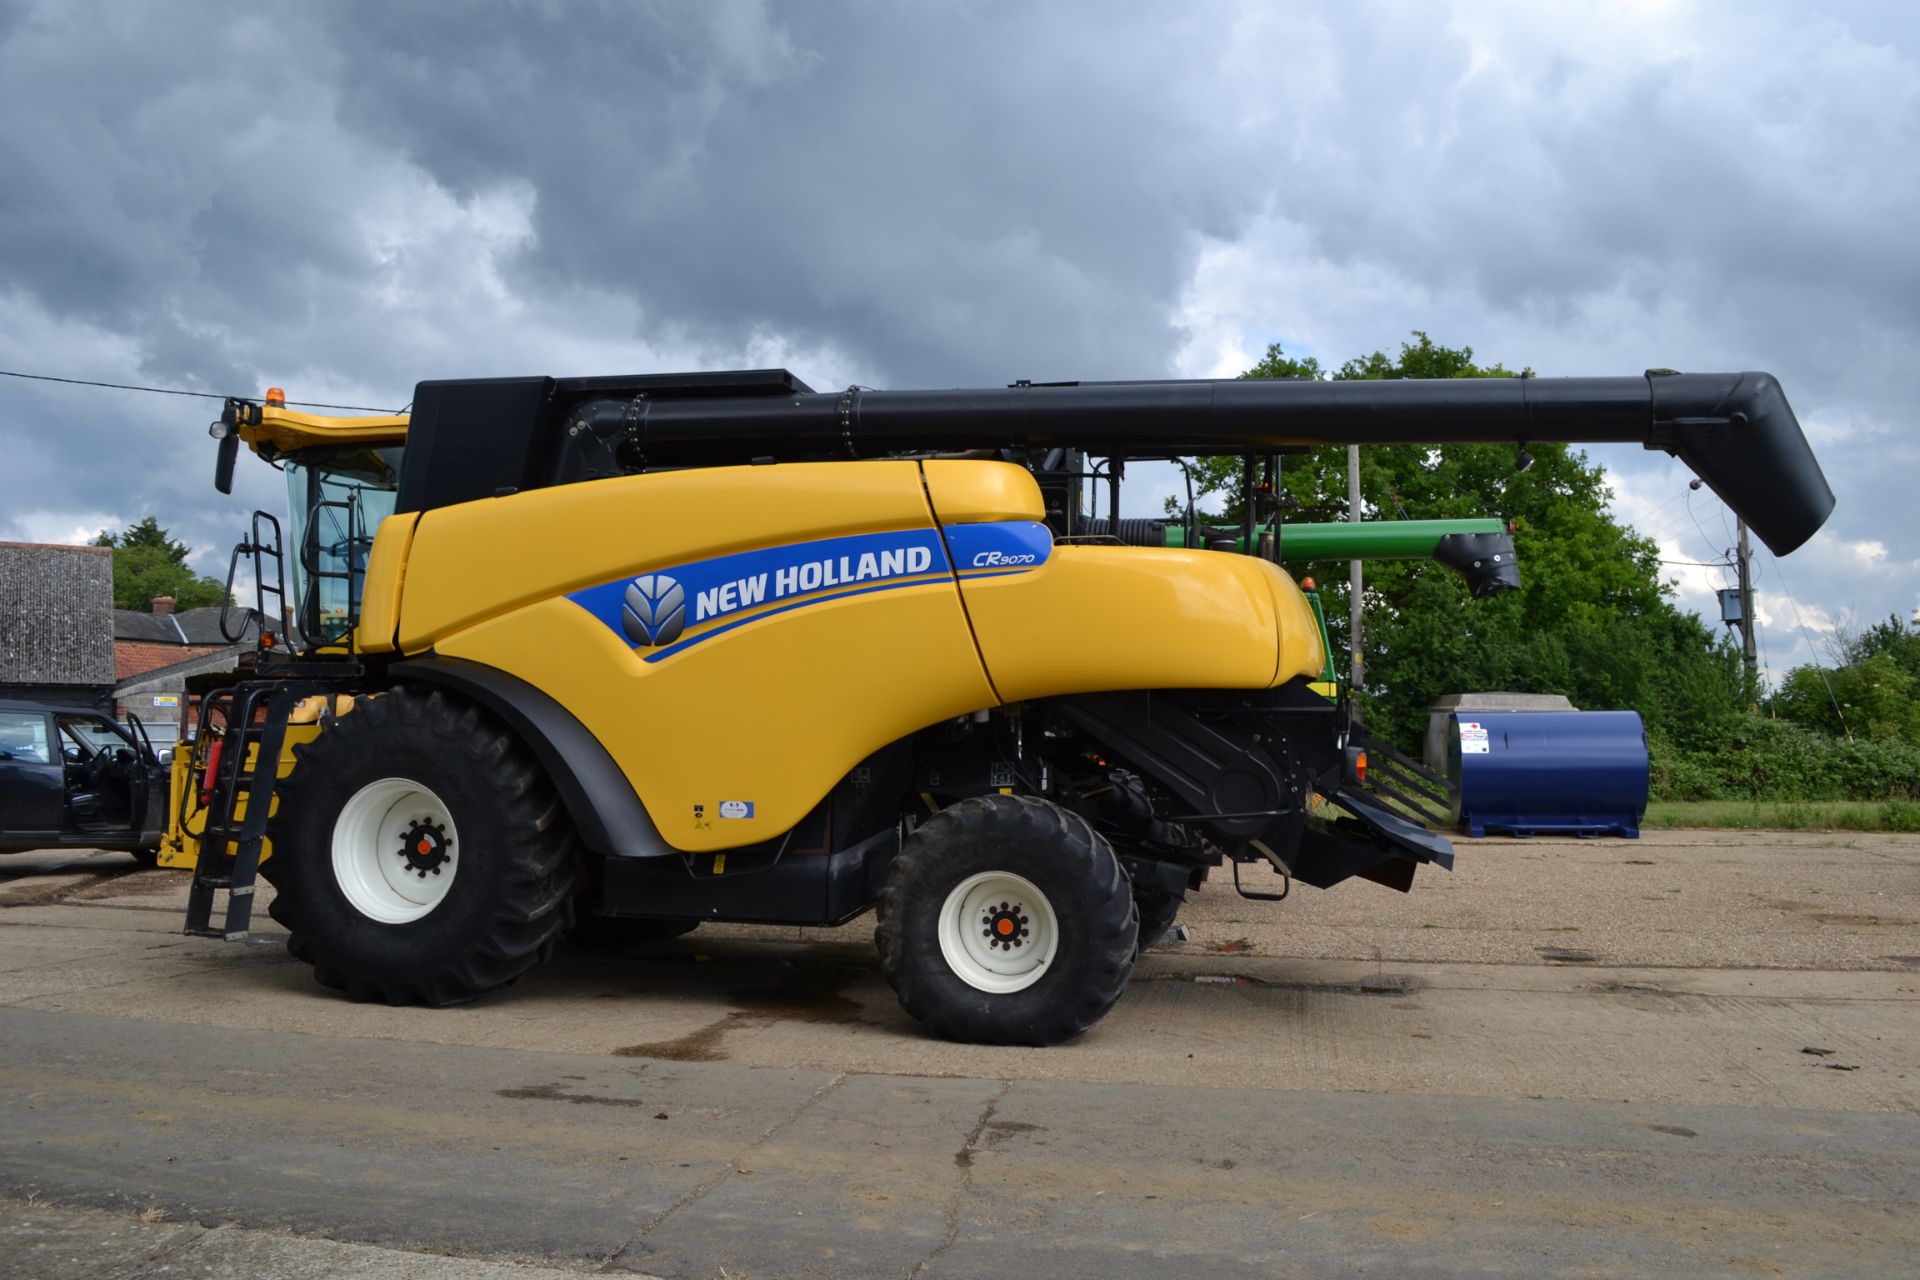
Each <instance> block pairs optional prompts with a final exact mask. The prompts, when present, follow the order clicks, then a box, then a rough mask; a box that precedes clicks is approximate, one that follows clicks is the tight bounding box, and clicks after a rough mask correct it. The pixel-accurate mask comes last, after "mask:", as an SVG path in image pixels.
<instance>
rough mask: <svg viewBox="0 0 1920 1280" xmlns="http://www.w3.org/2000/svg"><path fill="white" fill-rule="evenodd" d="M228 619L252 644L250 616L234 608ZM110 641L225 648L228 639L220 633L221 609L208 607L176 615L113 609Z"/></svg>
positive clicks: (212, 606)
mask: <svg viewBox="0 0 1920 1280" xmlns="http://www.w3.org/2000/svg"><path fill="white" fill-rule="evenodd" d="M231 619H232V621H233V623H234V625H235V626H236V627H244V628H245V630H244V631H243V632H242V634H241V637H240V638H241V639H242V640H247V641H251V640H252V639H253V636H254V631H255V628H254V625H253V621H252V617H251V615H249V614H247V613H246V611H245V610H241V609H235V610H233V611H232V614H231ZM113 638H114V639H115V640H134V641H139V642H140V643H142V644H178V645H207V644H217V645H224V644H226V643H228V641H227V638H226V637H225V636H223V635H221V634H220V607H219V606H218V605H208V606H207V607H206V608H204V609H186V610H183V611H181V612H179V613H145V612H143V611H141V610H139V609H115V610H114V611H113Z"/></svg>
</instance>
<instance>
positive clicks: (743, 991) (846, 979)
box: [613, 964, 869, 1062]
mask: <svg viewBox="0 0 1920 1280" xmlns="http://www.w3.org/2000/svg"><path fill="white" fill-rule="evenodd" d="M861 972H862V971H861V970H860V969H859V968H857V967H852V966H846V965H806V964H796V965H790V966H785V967H783V968H782V969H781V970H780V971H778V972H777V973H776V974H775V975H774V976H773V980H772V981H770V982H767V983H764V984H757V985H753V986H746V987H738V988H735V989H734V990H732V991H729V992H727V996H726V999H727V1003H728V1004H730V1005H732V1006H733V1008H732V1010H731V1011H730V1012H728V1013H727V1014H726V1016H724V1017H722V1018H719V1019H716V1020H715V1021H713V1022H710V1023H708V1024H707V1025H706V1026H704V1027H700V1028H698V1029H696V1030H693V1031H689V1032H688V1033H687V1034H685V1035H682V1036H676V1037H674V1038H673V1039H670V1040H652V1041H647V1042H644V1043H641V1044H630V1045H624V1046H622V1047H620V1048H618V1049H615V1050H614V1051H613V1055H614V1056H615V1057H616V1058H655V1059H659V1060H662V1061H666V1062H724V1061H726V1060H727V1058H728V1057H729V1056H730V1055H729V1054H728V1052H727V1048H726V1044H725V1041H726V1038H727V1035H728V1033H729V1032H733V1031H739V1030H743V1029H746V1028H749V1027H761V1026H767V1025H769V1024H771V1023H774V1022H814V1023H832V1024H839V1025H846V1026H860V1025H867V1024H868V1022H869V1020H868V1019H867V1018H866V1016H865V1014H866V1009H865V1007H864V1006H863V1005H861V1003H860V1002H859V1001H858V1000H855V999H853V998H852V997H850V996H847V995H845V994H843V991H844V989H845V987H846V986H847V985H848V984H849V983H851V982H853V981H854V980H855V979H856V978H858V977H860V976H861Z"/></svg>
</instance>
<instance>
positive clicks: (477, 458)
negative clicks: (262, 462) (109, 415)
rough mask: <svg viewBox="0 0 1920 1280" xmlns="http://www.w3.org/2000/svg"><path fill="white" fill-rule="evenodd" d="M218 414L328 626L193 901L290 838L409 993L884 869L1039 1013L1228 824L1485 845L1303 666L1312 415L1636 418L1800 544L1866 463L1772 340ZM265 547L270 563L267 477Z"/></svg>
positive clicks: (1607, 431) (942, 980) (1257, 856)
mask: <svg viewBox="0 0 1920 1280" xmlns="http://www.w3.org/2000/svg"><path fill="white" fill-rule="evenodd" d="M215 434H216V435H221V436H224V437H225V438H224V439H223V440H222V444H221V465H220V479H219V482H220V483H221V484H222V486H223V487H224V486H225V484H226V482H227V481H228V480H229V479H230V476H231V469H232V465H233V461H234V456H235V451H236V450H237V442H239V441H242V440H244V441H245V442H247V443H248V444H250V445H251V446H252V447H253V448H254V449H255V451H257V452H259V453H261V454H263V455H265V456H268V457H270V458H272V459H274V460H276V461H278V462H280V463H281V464H283V465H284V467H285V470H286V473H287V476H288V482H289V486H290V493H291V496H292V503H291V506H292V517H293V518H292V525H291V530H290V533H291V543H292V550H293V552H294V557H293V559H294V573H293V595H292V597H291V599H292V600H293V601H294V602H295V605H294V609H295V612H296V615H297V618H298V620H299V625H300V632H301V640H300V643H299V645H298V648H299V652H291V653H290V652H287V651H286V650H287V649H288V648H289V646H286V645H284V644H282V645H280V646H279V647H277V648H276V647H272V646H270V647H268V648H266V649H265V650H264V651H263V652H262V653H260V654H259V655H258V656H257V657H256V658H255V659H254V660H253V661H252V662H250V663H249V664H248V669H247V670H246V671H245V672H244V673H243V674H244V676H245V678H244V679H242V680H241V681H240V682H239V683H238V684H235V685H232V686H231V687H228V688H225V689H221V690H217V691H213V692H211V693H210V694H209V696H208V699H207V706H208V708H209V712H210V714H209V717H208V719H209V723H210V727H209V729H208V730H207V731H206V732H204V733H203V734H202V735H201V743H200V749H199V750H197V751H196V752H193V753H186V752H182V753H181V755H180V757H179V758H180V759H181V760H182V761H183V765H182V774H181V777H180V779H179V781H178V783H177V787H176V794H177V795H178V796H179V797H180V798H181V799H183V800H184V801H185V803H183V804H181V805H178V806H177V809H178V810H179V811H181V812H182V814H183V817H182V819H181V828H182V829H181V830H179V831H177V832H176V833H175V836H176V839H175V846H174V847H175V848H176V849H179V850H182V851H186V850H188V849H189V848H190V840H189V837H190V836H191V835H192V827H191V821H190V817H189V816H188V815H191V814H192V813H194V812H195V811H198V816H199V821H200V823H201V824H202V826H201V828H200V830H201V847H200V850H199V857H198V867H197V869H196V878H195V887H194V891H193V897H192V905H191V907H190V912H189V927H190V929H192V930H193V931H196V932H210V933H222V932H224V933H226V934H228V935H232V934H234V933H236V932H244V930H245V928H246V924H247V915H246V908H247V904H248V902H249V898H248V897H247V896H246V895H247V894H248V893H249V892H250V890H251V886H252V878H253V871H254V868H255V866H256V865H258V860H259V857H260V854H261V852H262V837H263V836H270V838H271V846H272V857H271V860H270V861H268V862H267V864H266V866H265V871H266V873H267V875H268V878H269V879H270V880H272V881H273V882H274V883H275V885H276V887H277V890H278V893H277V896H276V899H275V902H274V906H273V912H274V915H275V917H276V919H278V920H280V921H281V922H282V923H283V924H285V925H286V926H287V928H288V929H289V930H290V931H291V933H292V939H291V941H290V944H289V947H290V950H292V951H293V953H294V954H295V955H297V956H300V957H301V958H303V959H306V960H308V961H309V962H311V963H312V964H313V966H314V969H315V973H316V976H317V977H318V978H319V979H320V980H321V981H322V982H323V983H325V984H327V985H329V986H333V987H336V988H339V989H342V990H345V991H347V992H348V993H350V994H351V995H353V996H355V997H356V998H362V999H377V1000H386V1001H391V1002H395V1003H425V1004H444V1003H449V1002H453V1001H457V1000H463V999H468V998H471V997H474V996H476V995H479V994H482V993H484V992H486V991H488V990H492V989H494V988H497V987H499V986H502V985H505V984H506V983H508V982H511V981H512V980H513V979H514V978H516V977H518V976H519V975H520V974H521V973H523V972H524V971H525V970H526V969H527V968H528V967H529V966H531V965H532V964H533V963H534V962H535V961H536V960H537V959H538V958H540V957H541V956H542V955H543V954H545V953H546V951H547V950H548V949H549V948H550V946H551V945H552V944H553V942H554V941H555V939H556V938H557V937H558V936H560V934H561V933H562V932H564V931H565V930H566V929H567V928H568V927H569V926H570V925H571V924H572V923H573V922H575V921H576V920H584V919H589V918H622V917H624V918H631V919H635V920H638V921H644V922H649V923H648V925H647V927H650V928H652V929H654V930H655V931H660V932H668V931H673V930H677V929H684V928H686V927H691V926H692V925H693V924H696V923H698V922H701V921H706V920H749V921H777V922H785V923H802V924H837V923H841V922H844V921H847V920H850V919H852V918H853V917H855V916H858V915H860V914H861V913H863V912H864V911H866V910H867V909H868V908H869V907H876V908H877V911H878V921H879V926H878V929H877V930H876V940H877V943H878V946H879V950H880V955H881V960H882V966H883V969H884V971H885V973H886V975H887V977H888V979H889V980H890V981H891V982H892V984H893V985H894V987H895V989H896V990H897V991H898V993H899V995H900V999H901V1001H902V1003H903V1004H904V1005H905V1007H906V1008H907V1009H908V1011H909V1012H911V1013H912V1014H913V1015H914V1016H915V1017H917V1018H919V1019H920V1020H921V1021H922V1022H923V1023H925V1024H926V1025H927V1026H928V1027H930V1028H931V1029H933V1030H934V1031H936V1032H938V1033H940V1034H943V1035H948V1036H953V1037H957V1038H962V1039H970V1040H982V1041H996V1042H1016V1043H1033V1044H1041V1043H1050V1042H1053V1041H1057V1040H1060V1039H1064V1038H1066V1037H1069V1036H1072V1035H1074V1034H1076V1033H1078V1032H1079V1031H1082V1030H1084V1029H1085V1028H1087V1027H1088V1026H1090V1025H1092V1024H1093V1023H1094V1022H1095V1021H1097V1020H1098V1019H1099V1018H1100V1017H1101V1015H1103V1014H1104V1013H1105V1012H1106V1010H1107V1009H1108V1008H1109V1007H1110V1006H1111V1005H1112V1003H1113V1002H1114V1001H1115V1000H1116V999H1117V998H1118V997H1119V994H1120V991H1121V990H1122V988H1123V987H1124V985H1125V983H1126V979H1127V976H1128V974H1129V972H1130V969H1131V966H1132V961H1133V957H1134V955H1135V951H1136V947H1137V946H1138V944H1139V939H1140V936H1141V932H1142V922H1143V921H1145V923H1146V925H1147V927H1148V928H1149V930H1150V929H1151V928H1152V927H1154V925H1155V922H1160V924H1159V927H1164V922H1165V921H1167V920H1170V919H1171V908H1172V907H1173V906H1175V905H1177V903H1178V902H1179V900H1180V898H1181V896H1182V895H1183V894H1184V893H1185V891H1186V890H1187V889H1188V888H1189V887H1190V886H1192V885H1194V884H1197V883H1198V882H1199V880H1200V878H1201V877H1203V876H1204V875H1205V874H1206V871H1207V870H1208V868H1209V867H1211V866H1215V865H1219V864H1221V863H1223V862H1225V863H1227V864H1229V865H1231V866H1232V868H1233V869H1234V872H1235V878H1236V883H1238V880H1239V873H1240V870H1241V868H1242V867H1243V866H1244V865H1245V864H1249V863H1263V864H1266V865H1268V866H1270V867H1271V868H1273V869H1274V870H1276V871H1279V872H1280V873H1282V874H1283V875H1284V876H1286V877H1288V878H1289V879H1290V880H1292V879H1297V880H1300V881H1303V882H1305V883H1308V884H1312V885H1319V886H1330V885H1333V884H1336V883H1338V882H1340V881H1342V880H1345V879H1348V878H1350V877H1355V876H1358V877H1363V878H1367V879H1372V880H1375V881H1378V882H1381V883H1385V884H1388V885H1391V886H1393V887H1396V888H1401V889H1405V888H1407V887H1408V886H1409V885H1410V883H1411V880H1412V876H1413V871H1414V868H1415V867H1416V866H1417V865H1418V864H1419V863H1422V862H1436V863H1439V864H1441V865H1442V866H1446V865H1450V863H1451V860H1452V850H1451V847H1450V846H1449V845H1448V843H1447V842H1446V841H1445V840H1444V839H1442V838H1440V837H1438V836H1436V835H1434V834H1432V833H1431V832H1429V831H1427V830H1425V829H1424V828H1422V827H1419V826H1417V825H1415V824H1414V823H1412V822H1409V821H1407V820H1405V819H1404V818H1403V817H1401V816H1399V814H1397V813H1396V812H1394V811H1393V810H1392V809H1391V808H1390V807H1389V806H1388V805H1386V804H1384V803H1382V802H1381V801H1380V800H1378V799H1377V798H1376V797H1373V796H1372V795H1370V794H1369V792H1368V791H1367V789H1366V785H1365V776H1364V765H1363V760H1362V753H1361V752H1360V751H1359V750H1358V749H1357V748H1355V747H1354V746H1353V745H1352V744H1351V743H1350V742H1349V740H1348V721H1347V716H1346V713H1345V709H1344V708H1343V707H1342V706H1340V705H1339V704H1338V703H1336V702H1333V701H1329V700H1328V699H1327V698H1325V697H1322V696H1320V695H1318V694H1315V693H1314V692H1312V691H1311V689H1310V688H1309V684H1310V682H1311V681H1313V680H1314V679H1316V678H1317V677H1318V676H1319V675H1320V674H1321V673H1322V669H1323V665H1324V657H1325V655H1324V650H1323V645H1322V641H1321V638H1320V632H1319V629H1318V627H1317V625H1316V623H1315V619H1314V616H1313V614H1312V612H1311V609H1310V608H1309V606H1308V604H1307V602H1306V600H1305V599H1304V597H1303V596H1302V594H1301V592H1300V590H1299V588H1298V587H1296V586H1295V584H1294V583H1293V581H1292V580H1291V579H1290V578H1289V577H1288V576H1287V575H1286V574H1285V573H1283V572H1282V571H1281V570H1280V569H1279V567H1278V566H1277V564H1276V563H1275V560H1276V559H1278V558H1281V557H1283V556H1284V544H1285V538H1286V531H1285V529H1284V527H1281V528H1278V529H1275V528H1273V527H1272V524H1273V521H1272V513H1271V512H1270V511H1269V512H1268V514H1267V515H1265V516H1263V515H1262V506H1263V500H1262V499H1263V495H1267V501H1266V505H1267V506H1269V507H1271V500H1270V495H1271V494H1272V492H1273V491H1274V484H1275V480H1276V477H1277V469H1278V467H1279V465H1280V464H1281V457H1282V455H1284V454H1285V453H1287V452H1289V451H1293V450H1297V449H1300V448H1303V447H1307V446H1311V445H1316V444H1323V443H1338V442H1347V441H1359V442H1362V443H1386V442H1393V441H1426V442H1444V441H1461V440H1510V441H1513V442H1515V443H1516V444H1517V445H1522V446H1524V444H1526V443H1528V442H1532V441H1547V440H1580V441H1600V440H1618V441H1639V442H1642V443H1645V444H1647V445H1649V446H1650V447H1656V448H1663V449H1668V450H1670V451H1672V452H1675V453H1677V454H1679V455H1680V456H1681V457H1682V458H1684V459H1685V460H1686V461H1687V462H1688V463H1689V464H1690V465H1691V466H1692V467H1693V468H1694V470H1695V471H1696V472H1698V473H1699V474H1700V476H1701V478H1702V479H1704V480H1705V481H1706V482H1707V483H1708V484H1710V485H1712V486H1713V487H1714V489H1715V490H1716V491H1717V492H1718V493H1720V495H1721V496H1722V497H1723V498H1725V499H1726V501H1727V503H1728V505H1729V506H1732V507H1733V508H1734V509H1735V510H1736V511H1739V512H1740V513H1741V514H1742V515H1744V516H1745V518H1746V519H1747V521H1748V523H1749V524H1750V525H1751V526H1752V527H1753V529H1754V530H1755V532H1756V533H1758V534H1759V536H1760V537H1761V538H1762V539H1763V540H1764V541H1765V542H1767V544H1768V545H1769V546H1771V547H1772V548H1773V549H1774V550H1775V551H1776V552H1779V553H1782V554H1784V553H1785V552H1787V551H1790V550H1792V548H1794V547H1795V546H1798V545H1799V544H1800V543H1801V542H1803V541H1804V540H1805V539H1806V538H1807V537H1809V536H1811V534H1812V533H1813V532H1814V530H1815V529H1817V528H1818V527H1819V525H1820V524H1821V522H1822V521H1823V520H1824V518H1825V516H1826V514H1827V512H1828V511H1829V509H1830V508H1831V506H1832V503H1833V499H1832V495H1831V494H1830V493H1829V491H1828V489H1827V486H1826V483H1825V481H1824V479H1823V478H1822V477H1821V474H1820V471H1819V468H1818V465H1817V464H1816V463H1815V462H1814V460H1813V457H1812V454H1811V453H1810V451H1809V450H1808V448H1807V445H1806V442H1805V440H1804V439H1803V437H1802V435H1801V433H1800V429H1799V426H1798V424H1797V423H1796V422H1795V421H1794V418H1793V415H1792V412H1791V411H1790V410H1789V409H1788V407H1787V403H1786V400H1785V398H1784V397H1783V396H1782V394H1781V392H1780V390H1779V387H1778V385H1777V384H1776V383H1775V382H1774V381H1773V380H1772V379H1771V378H1769V377H1767V376H1765V375H1762V374H1732V375H1674V374H1664V373H1662V374H1650V375H1648V376H1645V377H1639V378H1597V379H1586V378H1582V379H1564V380H1547V379H1523V380H1484V381H1482V380H1472V381H1468V380H1462V381H1450V382H1367V383H1320V382H1254V381H1248V382H1140V383H1084V384H1049V385H1031V384H1025V383H1022V384H1016V385H1015V386H1012V387H1008V388H1004V389H995V390H984V391H894V392H887V391H867V390H861V389H857V388H856V389H851V390H848V391H844V392H837V393H826V394H822V393H816V392H814V391H812V390H811V389H810V388H808V387H806V386H805V385H804V384H803V383H801V382H799V381H798V380H797V379H795V378H794V377H793V376H792V375H790V374H788V373H786V372H785V371H781V370H773V371H748V372H738V373H717V374H695V375H665V376H659V375H655V376H636V377H624V378H573V379H550V378H522V379H499V380H474V381H444V382H425V383H421V384H420V385H419V387H418V389H417V391H416V393H415V398H414V412H413V414H412V416H411V418H410V419H409V418H406V417H394V418H376V419H332V418H319V417H312V416H308V415H302V414H295V413H291V412H288V411H287V410H286V409H285V408H284V407H282V406H281V405H280V404H278V403H276V402H275V397H274V396H273V395H272V394H271V393H270V395H269V397H268V401H267V403H266V404H265V405H256V404H253V403H250V402H244V401H234V402H230V403H229V405H228V407H227V410H226V412H225V413H224V414H223V416H222V421H221V422H220V423H216V424H215ZM1223 453H1224V454H1238V455H1241V456H1242V457H1243V458H1244V466H1243V468H1242V478H1243V486H1244V492H1243V496H1244V498H1245V499H1246V501H1245V502H1244V504H1243V506H1244V509H1245V512H1246V515H1245V517H1244V521H1243V528H1242V531H1241V536H1240V537H1239V538H1237V539H1234V538H1231V537H1230V538H1229V539H1228V541H1229V543H1230V544H1231V545H1233V546H1237V547H1245V548H1252V549H1253V550H1254V552H1255V553H1254V554H1233V553H1231V552H1224V553H1223V552H1222V551H1217V550H1205V549H1201V548H1200V545H1199V539H1198V538H1197V537H1196V538H1195V539H1190V540H1191V541H1193V542H1194V545H1193V546H1192V547H1191V548H1188V547H1167V546H1164V545H1162V546H1152V547H1146V546H1133V545H1126V542H1127V541H1128V540H1127V539H1125V538H1122V537H1120V536H1119V533H1118V530H1119V523H1118V522H1119V489H1120V484H1121V478H1122V476H1123V474H1124V471H1125V464H1126V463H1127V462H1128V461H1130V460H1138V459H1147V458H1169V457H1176V456H1182V455H1193V454H1223ZM1099 490H1104V493H1098V492H1096V491H1099ZM1098 496H1104V497H1105V498H1106V499H1107V512H1106V516H1105V519H1106V521H1107V522H1108V531H1102V530H1100V529H1099V528H1098V527H1097V525H1098V522H1099V521H1100V516H1099V515H1098V513H1097V512H1096V511H1095V510H1093V509H1092V505H1093V504H1092V503H1091V502H1090V501H1089V500H1090V499H1095V498H1096V497H1098ZM1263 521H1264V523H1263ZM1274 534H1277V537H1276V536H1272V535H1274ZM1263 535H1265V536H1263ZM242 550H243V551H246V552H247V553H248V554H250V555H251V556H252V557H253V559H254V561H255V567H256V579H257V581H259V582H260V583H261V584H262V587H263V589H264V590H266V591H267V592H269V598H270V597H271V591H272V589H273V587H274V586H275V585H276V584H277V583H279V581H280V579H279V575H278V572H277V563H278V561H277V552H278V550H279V539H278V534H277V527H276V526H275V525H274V524H273V522H272V519H271V517H267V516H264V515H260V516H256V527H255V533H254V535H253V536H252V537H250V538H249V539H248V541H247V543H245V544H243V547H242ZM262 603H263V604H264V603H265V601H264V600H263V602H262ZM265 612H268V614H269V616H277V614H278V611H277V610H265ZM216 745H217V746H218V748H219V750H218V752H217V753H216V752H215V751H214V750H213V749H212V748H213V747H214V746H216ZM216 757H217V758H216ZM269 764H271V765H272V766H273V767H268V765H269ZM282 774H284V775H285V776H283V777H282V776H279V775H282ZM269 813H271V814H272V820H271V823H270V824H269V823H268V821H267V815H268V814H269ZM221 889H228V890H230V891H231V893H232V896H230V897H229V899H228V904H227V905H228V910H227V915H226V925H225V928H224V929H219V928H216V927H215V926H214V925H213V905H214V897H215V894H216V893H217V892H219V891H220V890H221Z"/></svg>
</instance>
